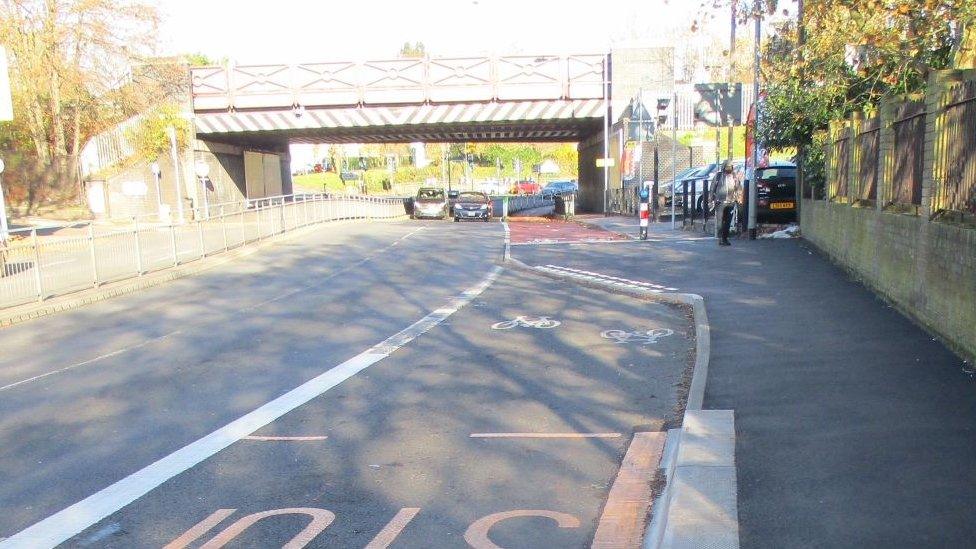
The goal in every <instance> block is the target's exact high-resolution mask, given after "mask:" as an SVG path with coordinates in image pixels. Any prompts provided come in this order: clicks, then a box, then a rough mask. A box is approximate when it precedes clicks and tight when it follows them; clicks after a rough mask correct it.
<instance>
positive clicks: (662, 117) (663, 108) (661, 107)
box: [657, 97, 671, 126]
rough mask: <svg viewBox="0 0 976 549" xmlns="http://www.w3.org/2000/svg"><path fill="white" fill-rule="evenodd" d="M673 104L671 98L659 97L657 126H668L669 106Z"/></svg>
mask: <svg viewBox="0 0 976 549" xmlns="http://www.w3.org/2000/svg"><path fill="white" fill-rule="evenodd" d="M670 104H671V98H670V97H659V98H658V100H657V125H658V126H666V125H667V123H668V106H669V105H670Z"/></svg>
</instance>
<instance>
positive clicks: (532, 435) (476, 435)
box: [468, 433, 623, 438]
mask: <svg viewBox="0 0 976 549" xmlns="http://www.w3.org/2000/svg"><path fill="white" fill-rule="evenodd" d="M621 436H623V435H622V434H620V433H471V434H470V435H468V437H469V438H619V437H621Z"/></svg>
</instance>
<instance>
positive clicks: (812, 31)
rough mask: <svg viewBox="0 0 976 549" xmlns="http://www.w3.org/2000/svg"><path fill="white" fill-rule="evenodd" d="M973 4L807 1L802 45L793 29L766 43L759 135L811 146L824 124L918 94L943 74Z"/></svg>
mask: <svg viewBox="0 0 976 549" xmlns="http://www.w3.org/2000/svg"><path fill="white" fill-rule="evenodd" d="M974 22H976V2H973V1H972V0H887V1H883V0H808V1H807V3H806V13H805V16H804V32H805V37H806V40H805V41H802V42H801V40H800V35H799V29H798V28H797V25H796V23H795V22H790V23H789V24H786V25H784V26H782V27H781V28H779V29H778V32H777V33H776V34H775V35H774V36H773V37H772V38H771V39H770V40H769V41H768V42H767V43H766V44H765V46H764V53H763V67H762V73H763V82H764V84H765V87H766V92H767V104H766V106H765V112H764V113H762V114H764V115H765V116H761V118H760V127H759V135H760V138H761V139H765V140H766V142H767V143H768V144H769V145H770V146H771V147H773V148H776V147H788V146H798V145H809V144H812V143H813V135H814V133H815V132H817V131H820V130H824V129H825V128H826V127H827V123H828V121H830V120H831V119H836V118H843V117H846V116H847V115H849V114H850V113H852V112H855V111H864V110H870V109H873V108H874V107H875V106H876V105H877V104H878V102H879V101H880V100H881V98H882V97H884V96H886V95H892V94H898V95H900V94H907V93H914V92H918V91H921V90H922V89H923V88H924V86H925V83H926V80H927V78H928V74H929V73H930V72H931V71H932V70H938V69H944V68H948V67H949V66H950V63H951V59H952V53H953V49H954V46H955V44H956V43H957V41H958V39H959V36H958V29H961V28H967V27H971V26H972V25H973V24H974Z"/></svg>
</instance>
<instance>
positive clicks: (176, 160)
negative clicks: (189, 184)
mask: <svg viewBox="0 0 976 549" xmlns="http://www.w3.org/2000/svg"><path fill="white" fill-rule="evenodd" d="M166 133H168V134H169V152H170V156H171V157H172V158H173V181H174V182H175V185H176V211H177V212H179V216H180V224H181V225H182V224H183V191H182V190H181V189H180V157H179V153H178V152H177V150H176V128H174V127H173V126H169V127H167V128H166Z"/></svg>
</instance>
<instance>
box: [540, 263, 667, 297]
mask: <svg viewBox="0 0 976 549" xmlns="http://www.w3.org/2000/svg"><path fill="white" fill-rule="evenodd" d="M536 269H539V270H543V271H549V272H558V273H562V274H566V275H569V276H572V277H575V278H583V279H591V280H602V281H604V282H609V283H611V284H616V285H618V286H638V287H641V288H644V289H648V290H650V291H652V292H655V293H661V292H662V291H665V290H666V291H669V292H676V291H678V289H677V288H672V287H670V286H662V285H660V284H653V283H651V282H643V281H640V280H630V279H628V278H620V277H619V276H611V275H608V274H603V273H595V272H593V271H583V270H580V269H573V268H571V267H562V266H559V265H539V266H536Z"/></svg>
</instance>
